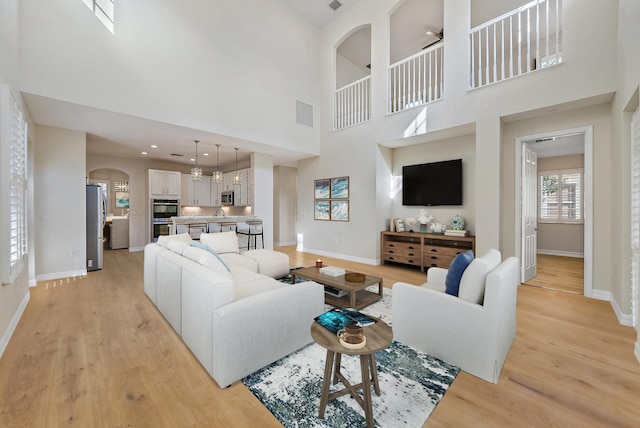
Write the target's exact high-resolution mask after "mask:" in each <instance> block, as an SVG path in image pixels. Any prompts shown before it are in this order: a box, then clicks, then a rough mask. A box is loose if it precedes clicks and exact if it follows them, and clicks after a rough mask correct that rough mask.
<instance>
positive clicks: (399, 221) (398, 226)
mask: <svg viewBox="0 0 640 428" xmlns="http://www.w3.org/2000/svg"><path fill="white" fill-rule="evenodd" d="M396 232H404V223H403V221H402V219H401V218H397V219H396Z"/></svg>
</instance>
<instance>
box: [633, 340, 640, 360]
mask: <svg viewBox="0 0 640 428" xmlns="http://www.w3.org/2000/svg"><path fill="white" fill-rule="evenodd" d="M634 354H635V356H636V359H637V360H638V362H639V363H640V342H636V346H635V351H634Z"/></svg>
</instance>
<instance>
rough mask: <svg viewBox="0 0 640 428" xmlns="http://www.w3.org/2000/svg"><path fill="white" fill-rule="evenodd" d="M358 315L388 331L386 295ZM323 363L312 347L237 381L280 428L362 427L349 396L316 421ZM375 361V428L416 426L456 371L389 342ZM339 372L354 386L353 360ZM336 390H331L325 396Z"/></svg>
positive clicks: (357, 374)
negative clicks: (373, 318)
mask: <svg viewBox="0 0 640 428" xmlns="http://www.w3.org/2000/svg"><path fill="white" fill-rule="evenodd" d="M328 307H330V306H328ZM362 312H364V313H367V314H369V315H373V316H376V317H378V318H381V319H383V320H384V321H385V322H386V323H388V324H390V325H391V290H388V289H384V297H383V298H382V299H381V300H380V301H378V302H376V303H375V304H373V305H370V306H368V307H367V308H365V309H363V310H362ZM325 359H326V350H325V349H324V348H322V347H321V346H319V345H317V344H315V343H313V344H310V345H308V346H306V347H304V348H302V349H301V350H299V351H297V352H295V353H293V354H291V355H289V356H287V357H285V358H283V359H281V360H279V361H276V362H275V363H273V364H271V365H269V366H267V367H265V368H263V369H262V370H260V371H258V372H255V373H253V374H251V375H249V376H247V377H245V378H244V379H243V380H242V381H243V383H244V384H245V385H246V386H247V387H248V388H249V390H251V392H252V393H253V394H254V395H255V396H256V397H257V398H258V399H259V400H260V401H261V402H262V403H263V404H264V405H265V407H266V408H267V409H269V411H270V412H271V413H272V414H273V415H274V416H275V417H276V418H277V419H278V420H279V421H280V423H282V425H284V426H285V427H365V426H366V421H365V418H364V411H363V410H362V408H361V407H360V405H359V404H358V403H357V402H356V401H355V400H354V399H353V398H352V397H351V396H349V395H345V396H342V397H340V398H338V399H335V400H332V401H330V402H329V404H328V405H327V409H326V412H325V418H324V419H320V418H318V409H319V406H320V393H321V390H322V378H323V375H324V363H325ZM376 359H377V363H378V377H379V379H378V380H379V384H380V392H381V395H380V396H377V395H376V394H375V393H374V392H373V391H372V394H371V397H372V399H371V402H372V406H373V417H374V419H375V423H376V426H378V427H398V426H404V427H419V426H422V425H423V424H424V422H425V421H426V420H427V418H428V417H429V415H430V414H431V412H432V411H433V409H435V407H436V405H437V404H438V402H439V401H440V399H441V398H442V396H443V395H444V393H445V392H446V390H447V388H448V387H449V385H451V383H452V382H453V380H454V379H455V377H456V375H457V374H458V372H459V371H460V369H459V368H457V367H456V366H454V365H452V364H449V363H446V362H444V361H442V360H439V359H437V358H435V357H432V356H430V355H427V354H424V353H421V352H418V351H416V350H414V349H411V348H410V347H408V346H405V345H403V344H401V343H398V342H395V341H394V342H392V343H391V345H390V346H389V347H388V348H387V349H385V350H383V351H380V352H378V353H376ZM342 372H343V374H345V376H346V378H347V379H349V380H352V382H351V383H352V384H356V383H359V382H360V360H359V357H356V356H350V355H344V356H343V358H342ZM342 387H343V385H342V384H341V383H338V384H337V385H332V386H331V390H330V392H333V391H336V390H338V389H342Z"/></svg>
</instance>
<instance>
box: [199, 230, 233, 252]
mask: <svg viewBox="0 0 640 428" xmlns="http://www.w3.org/2000/svg"><path fill="white" fill-rule="evenodd" d="M200 242H202V243H203V244H205V245H208V246H209V247H210V248H211V249H212V250H213V251H215V252H216V253H218V254H225V253H240V247H239V246H238V235H236V232H234V231H229V232H218V233H203V234H201V235H200Z"/></svg>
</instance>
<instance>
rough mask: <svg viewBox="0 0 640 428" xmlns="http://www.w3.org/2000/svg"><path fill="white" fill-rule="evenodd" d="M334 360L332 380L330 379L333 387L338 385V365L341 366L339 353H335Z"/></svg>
mask: <svg viewBox="0 0 640 428" xmlns="http://www.w3.org/2000/svg"><path fill="white" fill-rule="evenodd" d="M335 354H336V356H335V359H334V362H333V379H331V383H333V384H334V385H335V384H336V383H338V374H339V373H340V364H342V354H341V353H340V352H336V353H335Z"/></svg>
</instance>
